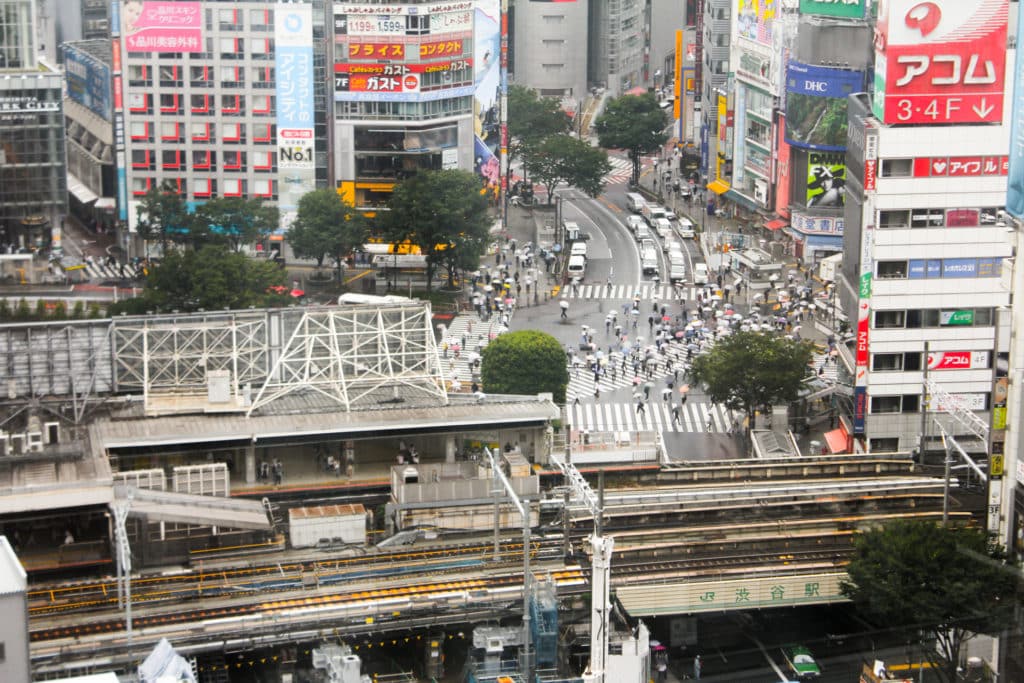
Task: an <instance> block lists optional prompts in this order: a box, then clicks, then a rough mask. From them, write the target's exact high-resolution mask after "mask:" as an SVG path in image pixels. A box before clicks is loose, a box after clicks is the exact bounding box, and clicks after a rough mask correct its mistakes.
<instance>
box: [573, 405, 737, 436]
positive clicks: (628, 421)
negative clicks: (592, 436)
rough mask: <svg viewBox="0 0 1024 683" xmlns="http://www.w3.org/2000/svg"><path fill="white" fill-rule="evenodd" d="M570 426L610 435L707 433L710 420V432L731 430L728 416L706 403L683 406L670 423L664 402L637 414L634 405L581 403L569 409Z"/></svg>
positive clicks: (715, 406) (668, 410)
mask: <svg viewBox="0 0 1024 683" xmlns="http://www.w3.org/2000/svg"><path fill="white" fill-rule="evenodd" d="M568 412H569V424H570V425H571V426H572V428H573V429H588V430H591V431H599V432H612V431H659V432H661V431H666V432H691V433H699V432H705V431H707V424H708V419H709V416H710V421H711V431H712V432H718V433H722V432H727V431H728V430H729V428H730V426H731V424H730V420H729V415H728V413H727V411H726V410H725V408H724V407H723V406H720V405H713V404H709V403H699V404H698V403H686V404H684V405H682V406H680V411H679V420H678V421H673V419H672V407H671V404H669V403H665V402H664V401H660V400H658V401H649V402H647V403H645V404H644V410H643V412H637V409H636V403H634V402H629V403H625V402H616V403H612V404H607V403H596V404H595V403H593V402H587V403H580V404H579V405H575V404H573V405H571V406H570V409H569V411H568Z"/></svg>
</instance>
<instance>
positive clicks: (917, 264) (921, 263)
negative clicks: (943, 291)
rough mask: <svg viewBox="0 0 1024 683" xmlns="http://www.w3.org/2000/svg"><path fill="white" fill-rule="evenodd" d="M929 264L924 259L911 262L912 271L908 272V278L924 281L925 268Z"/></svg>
mask: <svg viewBox="0 0 1024 683" xmlns="http://www.w3.org/2000/svg"><path fill="white" fill-rule="evenodd" d="M926 267H927V262H926V261H925V260H924V259H913V260H911V261H910V269H909V270H908V271H907V277H909V278H910V279H911V280H922V279H924V277H925V268H926Z"/></svg>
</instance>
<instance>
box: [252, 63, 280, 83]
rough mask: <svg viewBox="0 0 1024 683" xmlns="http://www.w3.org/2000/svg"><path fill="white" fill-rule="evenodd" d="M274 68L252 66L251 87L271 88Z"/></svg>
mask: <svg viewBox="0 0 1024 683" xmlns="http://www.w3.org/2000/svg"><path fill="white" fill-rule="evenodd" d="M274 85H275V84H274V67H272V66H254V67H252V87H254V88H273V87H274Z"/></svg>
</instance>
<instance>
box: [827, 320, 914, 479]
mask: <svg viewBox="0 0 1024 683" xmlns="http://www.w3.org/2000/svg"><path fill="white" fill-rule="evenodd" d="M833 310H834V309H833ZM833 315H835V314H833ZM833 324H834V321H833ZM930 347H931V343H930V342H927V341H926V342H925V343H924V366H923V370H924V374H923V375H922V380H921V388H922V389H924V391H923V392H921V444H920V446H919V448H920V455H921V464H922V465H923V464H924V444H925V441H926V440H927V438H928V404H929V403H930V402H931V401H930V400H929V392H928V357H929V353H930V352H929V349H930Z"/></svg>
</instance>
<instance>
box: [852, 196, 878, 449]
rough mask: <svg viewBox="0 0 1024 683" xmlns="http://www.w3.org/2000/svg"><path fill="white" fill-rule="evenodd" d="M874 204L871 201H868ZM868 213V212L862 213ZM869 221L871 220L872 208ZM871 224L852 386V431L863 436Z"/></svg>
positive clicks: (863, 251)
mask: <svg viewBox="0 0 1024 683" xmlns="http://www.w3.org/2000/svg"><path fill="white" fill-rule="evenodd" d="M869 206H871V207H873V203H869ZM865 215H867V212H865ZM871 220H872V221H873V220H874V210H873V208H872V212H871ZM874 227H875V226H874V225H866V226H864V236H863V238H862V239H861V248H860V282H859V286H858V291H857V299H858V302H857V353H856V357H855V364H856V368H855V371H856V377H855V378H854V385H853V433H854V434H859V435H862V434H864V432H865V429H864V427H865V422H866V420H867V413H868V355H869V354H868V346H869V341H870V340H869V335H870V332H869V331H870V329H871V277H872V270H873V267H874V266H873V262H872V254H873V251H874V249H873V247H874V239H875V234H874V233H875V231H874Z"/></svg>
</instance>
